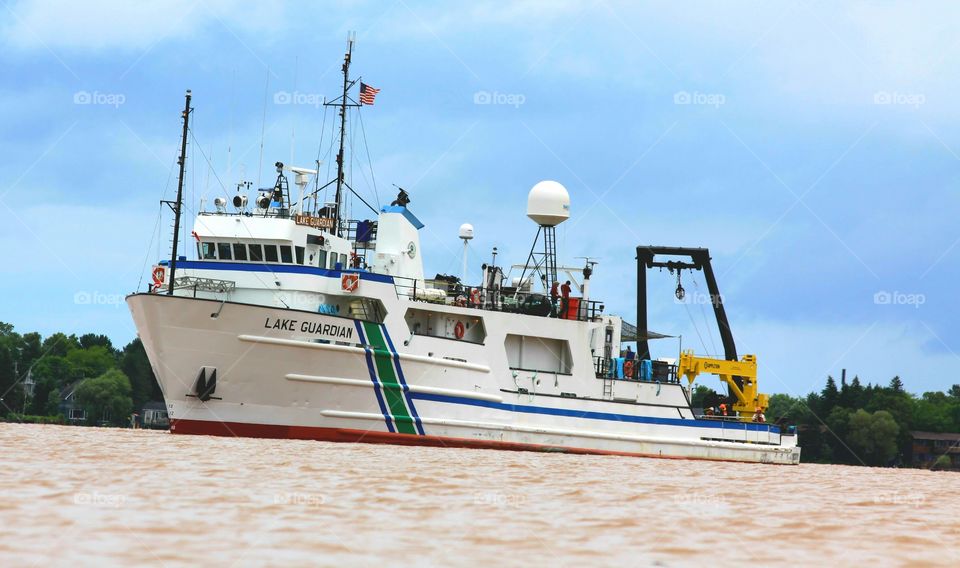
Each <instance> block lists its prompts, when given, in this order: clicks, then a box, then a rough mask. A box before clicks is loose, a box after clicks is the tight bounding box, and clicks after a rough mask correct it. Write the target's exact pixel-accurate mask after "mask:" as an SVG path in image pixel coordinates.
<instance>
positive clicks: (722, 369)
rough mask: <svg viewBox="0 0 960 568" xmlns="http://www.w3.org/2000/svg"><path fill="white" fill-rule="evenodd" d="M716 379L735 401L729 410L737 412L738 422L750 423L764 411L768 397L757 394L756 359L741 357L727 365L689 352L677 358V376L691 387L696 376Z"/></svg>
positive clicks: (753, 356)
mask: <svg viewBox="0 0 960 568" xmlns="http://www.w3.org/2000/svg"><path fill="white" fill-rule="evenodd" d="M705 373H706V374H711V375H717V376H719V377H720V379H721V380H722V381H723V382H725V383H727V386H728V387H730V392H731V393H733V396H734V397H735V398H736V399H737V402H736V403H735V404H734V405H733V410H734V411H736V412H737V414H738V415H739V416H740V418H741V419H745V420H751V419H752V418H753V415H754V414H755V413H756V412H757V410H760V411H761V412H762V411H764V410H766V408H767V404H768V402H769V397H768V396H767V395H765V394H760V393H758V392H757V388H758V387H757V357H756V355H744V356H743V358H742V359H741V360H739V361H727V360H725V359H711V358H709V357H698V356H696V355H694V354H693V351H684V352H682V353H681V354H680V362H679V364H678V365H677V376H678V377H680V376H684V377H687V381H689V383H690V384H693V380H694V379H696V378H697V375H702V374H705ZM734 377H740V378H741V383H742V388H741V385H738V384H737V381H736V380H734Z"/></svg>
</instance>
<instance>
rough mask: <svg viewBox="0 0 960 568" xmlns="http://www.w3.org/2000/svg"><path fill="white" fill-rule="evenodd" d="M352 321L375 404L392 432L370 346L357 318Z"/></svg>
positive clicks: (391, 422)
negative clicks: (361, 346)
mask: <svg viewBox="0 0 960 568" xmlns="http://www.w3.org/2000/svg"><path fill="white" fill-rule="evenodd" d="M353 323H354V325H356V326H357V334H358V337H359V338H360V343H361V344H362V345H363V350H364V351H365V354H366V359H367V371H369V372H370V380H371V381H373V392H374V393H376V395H377V404H378V405H380V412H381V413H383V419H384V421H385V422H386V423H387V430H389V431H390V432H394V431H395V430H394V429H393V421H392V420H390V415H389V414H387V405H386V403H385V402H384V401H383V395H382V394H381V393H380V381H378V380H377V373H376V371H374V369H373V358H372V357H371V355H370V347H369V346H368V345H367V341H366V338H365V337H364V336H363V326H362V325H360V322H359V321H358V320H353Z"/></svg>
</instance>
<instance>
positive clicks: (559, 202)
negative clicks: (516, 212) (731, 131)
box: [527, 180, 570, 227]
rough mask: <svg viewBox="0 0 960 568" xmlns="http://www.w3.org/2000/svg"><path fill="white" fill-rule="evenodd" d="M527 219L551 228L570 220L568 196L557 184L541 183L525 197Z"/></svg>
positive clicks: (547, 181) (564, 189)
mask: <svg viewBox="0 0 960 568" xmlns="http://www.w3.org/2000/svg"><path fill="white" fill-rule="evenodd" d="M527 217H530V218H531V219H533V221H534V222H535V223H536V224H538V225H541V226H544V227H553V226H556V225H559V224H560V223H563V222H564V221H566V220H567V219H569V218H570V194H569V193H567V188H565V187H563V185H561V184H560V183H559V182H555V181H550V180H546V181H541V182H540V183H538V184H537V185H535V186H533V189H531V190H530V194H529V195H528V196H527Z"/></svg>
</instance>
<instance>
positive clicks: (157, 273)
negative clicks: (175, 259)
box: [153, 266, 167, 288]
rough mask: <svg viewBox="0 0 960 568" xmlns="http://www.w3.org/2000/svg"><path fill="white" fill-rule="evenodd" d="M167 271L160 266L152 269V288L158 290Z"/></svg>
mask: <svg viewBox="0 0 960 568" xmlns="http://www.w3.org/2000/svg"><path fill="white" fill-rule="evenodd" d="M166 275H167V269H166V268H164V267H162V266H154V267H153V287H154V288H159V287H160V286H163V281H164V280H165V279H166Z"/></svg>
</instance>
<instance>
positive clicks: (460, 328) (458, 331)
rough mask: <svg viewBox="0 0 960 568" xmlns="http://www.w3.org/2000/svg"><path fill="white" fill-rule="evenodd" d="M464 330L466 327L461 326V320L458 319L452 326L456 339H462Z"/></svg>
mask: <svg viewBox="0 0 960 568" xmlns="http://www.w3.org/2000/svg"><path fill="white" fill-rule="evenodd" d="M464 332H466V328H465V327H463V322H462V321H458V322H457V325H455V326H453V335H455V336H456V337H457V339H463V334H464Z"/></svg>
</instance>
